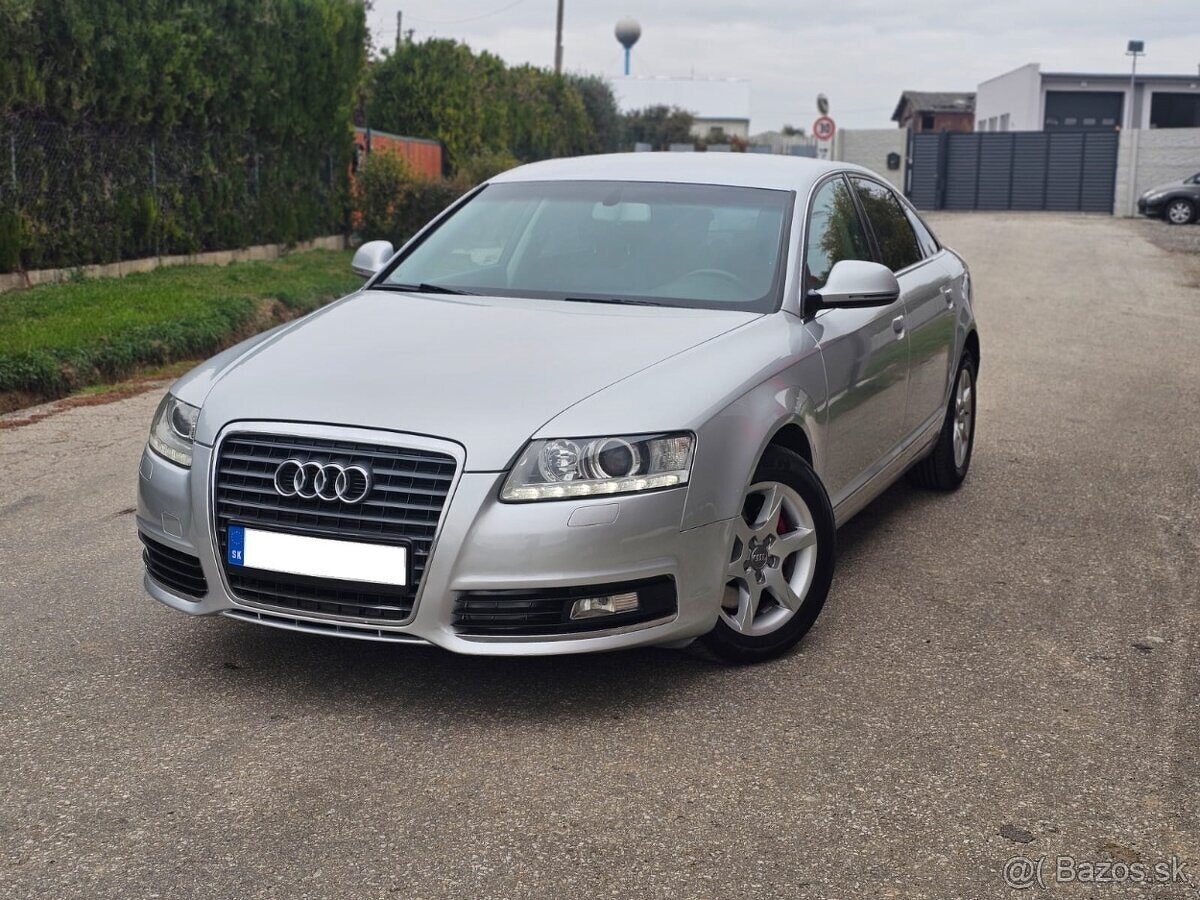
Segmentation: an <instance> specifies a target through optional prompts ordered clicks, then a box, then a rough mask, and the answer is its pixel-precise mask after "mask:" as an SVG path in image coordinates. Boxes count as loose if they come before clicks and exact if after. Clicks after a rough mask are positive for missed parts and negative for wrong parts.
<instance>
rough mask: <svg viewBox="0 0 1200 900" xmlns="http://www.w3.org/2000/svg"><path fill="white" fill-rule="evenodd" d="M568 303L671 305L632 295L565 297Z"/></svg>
mask: <svg viewBox="0 0 1200 900" xmlns="http://www.w3.org/2000/svg"><path fill="white" fill-rule="evenodd" d="M563 300H564V301H565V302H567V303H615V304H619V305H620V306H670V304H669V303H658V302H656V301H654V300H635V299H633V298H632V297H563Z"/></svg>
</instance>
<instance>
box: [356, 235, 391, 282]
mask: <svg viewBox="0 0 1200 900" xmlns="http://www.w3.org/2000/svg"><path fill="white" fill-rule="evenodd" d="M395 253H396V251H395V249H393V247H392V242H391V241H367V242H366V243H365V244H363V245H362V246H361V247H359V248H358V249H357V250H355V251H354V259H353V261H351V263H350V268H351V269H353V270H354V274H355V275H361V276H362V277H363V278H370V277H371V276H372V275H374V274H375V273H376V272H378V271H379V270H380V269H382V268H383V267H384V266H385V265H386V264H387V261H388V260H389V259H391V258H392V256H393V255H395Z"/></svg>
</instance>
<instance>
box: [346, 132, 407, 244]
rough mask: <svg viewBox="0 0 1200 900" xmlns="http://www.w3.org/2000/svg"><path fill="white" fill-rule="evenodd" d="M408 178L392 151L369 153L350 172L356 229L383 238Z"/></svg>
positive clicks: (404, 168) (364, 235) (405, 168)
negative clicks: (353, 174) (354, 170)
mask: <svg viewBox="0 0 1200 900" xmlns="http://www.w3.org/2000/svg"><path fill="white" fill-rule="evenodd" d="M411 180H412V175H411V172H410V170H409V167H408V163H406V162H405V161H404V159H403V158H402V157H400V156H399V155H397V154H395V153H384V152H379V153H372V154H370V155H368V156H367V158H366V159H365V160H364V161H363V164H362V165H361V166H360V167H359V170H358V172H357V173H356V174H355V176H354V218H355V226H356V228H357V230H358V233H359V234H361V235H362V236H363V237H365V238H366V239H368V240H374V239H375V238H383V237H385V236H386V235H388V234H389V233H390V231H391V229H392V218H393V216H394V215H395V213H396V206H397V204H399V203H401V202H402V200H403V195H404V191H405V188H406V187H407V185H408V183H409V182H410V181H411Z"/></svg>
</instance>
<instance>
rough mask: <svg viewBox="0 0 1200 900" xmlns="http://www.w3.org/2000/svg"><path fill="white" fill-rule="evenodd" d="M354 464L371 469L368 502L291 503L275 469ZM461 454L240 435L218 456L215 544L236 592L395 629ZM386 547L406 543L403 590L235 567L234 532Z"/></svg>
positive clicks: (406, 611)
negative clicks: (243, 529) (289, 464)
mask: <svg viewBox="0 0 1200 900" xmlns="http://www.w3.org/2000/svg"><path fill="white" fill-rule="evenodd" d="M289 459H296V460H299V461H301V462H305V461H308V460H314V461H317V462H321V463H326V462H333V463H341V464H343V465H349V464H351V463H353V464H357V465H362V466H364V467H368V468H369V469H370V471H371V474H372V482H373V486H372V488H371V491H370V493H369V495H368V496H367V498H366V499H365V500H363V501H362V502H360V503H355V504H350V503H344V502H342V501H341V500H323V499H320V498H317V497H314V498H311V499H306V498H303V497H298V496H291V497H284V496H282V495H281V494H280V493H279V492H278V491H276V489H275V470H276V469H277V468H278V467H279V464H280V463H282V462H284V461H285V460H289ZM455 467H456V462H455V459H454V457H453V456H450V455H449V454H447V453H442V452H438V451H434V450H418V449H413V448H408V447H390V446H387V445H382V444H367V443H361V442H356V441H339V440H327V439H323V438H308V437H298V436H293V435H286V436H285V435H274V434H249V433H236V434H233V435H231V436H229V437H227V438H226V439H225V440H224V441H223V442H222V443H221V446H220V450H219V451H218V457H217V474H216V485H215V501H216V502H215V509H216V530H217V546H218V550H219V552H220V559H221V564H222V566H223V567H224V571H225V577H226V579H227V581H228V583H229V587H230V589H231V590H232V591H233V593H234V596H236V597H238V598H239V599H242V600H247V601H250V602H252V603H257V604H264V605H267V606H273V607H281V608H284V609H288V610H293V611H297V612H309V613H316V614H319V615H324V616H332V617H338V618H353V619H367V620H372V621H377V622H387V623H391V624H395V623H397V622H401V621H403V620H405V619H407V618H408V617H409V616H410V615H411V613H412V608H413V602H414V598H415V596H416V593H417V591H418V590H419V588H420V584H421V579H422V577H423V576H424V573H425V568H426V566H427V565H428V562H429V553H430V548H431V547H432V545H433V540H434V537H435V536H436V533H437V525H438V520H439V519H440V517H441V514H442V508H443V507H444V506H445V503H446V497H447V495H448V494H449V492H450V487H451V485H452V483H453V481H454V475H455ZM231 524H236V525H247V526H250V527H253V528H260V529H263V530H266V531H282V532H286V533H288V534H301V535H310V536H313V537H325V538H333V539H341V540H352V541H362V542H366V543H381V544H390V545H398V544H407V545H408V547H409V554H410V560H411V569H410V575H411V577H410V579H409V584H408V585H407V586H405V587H396V586H392V585H380V584H371V583H368V582H355V581H341V580H330V579H320V578H309V577H307V576H301V575H288V574H283V573H279V572H266V571H262V570H257V569H249V568H245V567H242V566H231V565H229V563H228V561H227V558H226V550H227V546H228V534H229V526H230V525H231Z"/></svg>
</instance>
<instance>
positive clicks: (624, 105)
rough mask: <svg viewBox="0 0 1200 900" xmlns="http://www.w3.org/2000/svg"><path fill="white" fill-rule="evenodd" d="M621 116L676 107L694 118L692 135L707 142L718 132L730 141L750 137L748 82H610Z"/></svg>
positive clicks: (622, 79) (628, 79) (629, 79)
mask: <svg viewBox="0 0 1200 900" xmlns="http://www.w3.org/2000/svg"><path fill="white" fill-rule="evenodd" d="M611 84H612V89H613V94H614V95H615V96H616V98H617V106H618V107H619V108H620V110H621V112H633V111H634V110H639V109H645V108H646V107H648V106H678V107H679V108H680V109H684V110H687V111H688V112H690V113H692V114H693V115H694V116H695V122H694V123H693V124H692V134H693V135H695V136H696V137H698V138H707V137H708V136H709V132H710V131H712V130H714V129H720V130H721V131H723V132H724V133H725V134H726V135H727V136H729V137H739V138H743V139H744V138H746V137H749V135H750V82H749V81H746V80H745V79H743V78H640V77H637V76H632V75H626V76H623V77H619V78H613V79H612V81H611Z"/></svg>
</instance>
